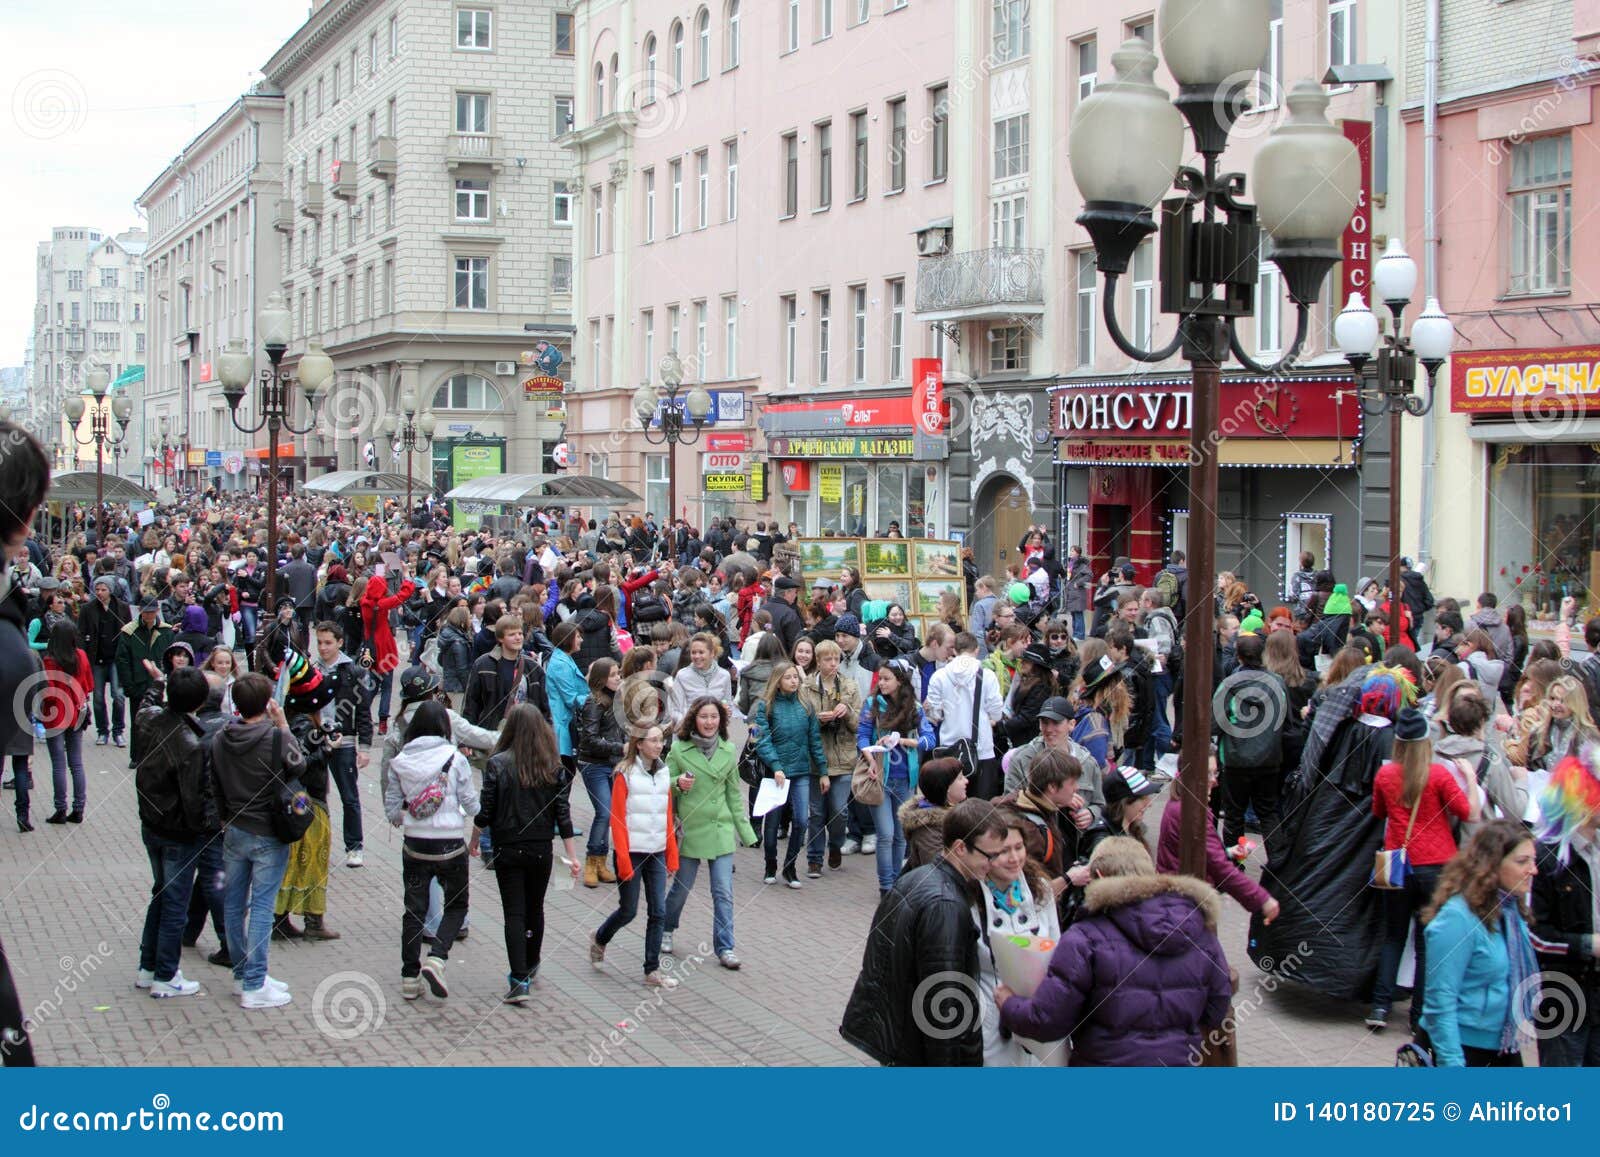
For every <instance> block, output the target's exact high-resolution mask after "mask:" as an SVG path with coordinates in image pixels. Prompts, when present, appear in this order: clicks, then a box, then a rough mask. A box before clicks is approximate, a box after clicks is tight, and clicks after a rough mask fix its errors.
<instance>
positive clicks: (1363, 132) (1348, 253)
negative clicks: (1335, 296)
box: [1339, 121, 1372, 306]
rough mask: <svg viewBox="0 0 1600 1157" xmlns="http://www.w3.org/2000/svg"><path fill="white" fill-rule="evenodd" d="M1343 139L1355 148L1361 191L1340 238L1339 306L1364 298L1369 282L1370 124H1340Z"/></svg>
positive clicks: (1350, 122) (1370, 238)
mask: <svg viewBox="0 0 1600 1157" xmlns="http://www.w3.org/2000/svg"><path fill="white" fill-rule="evenodd" d="M1339 129H1340V131H1341V132H1343V133H1344V139H1345V140H1347V141H1349V142H1350V143H1351V144H1352V145H1354V146H1355V147H1356V157H1357V160H1358V162H1359V164H1360V167H1361V188H1360V189H1359V190H1358V191H1357V193H1356V211H1355V212H1354V213H1352V214H1351V215H1350V223H1349V224H1348V225H1346V226H1345V227H1344V234H1343V235H1342V236H1341V237H1340V239H1339V253H1340V266H1341V268H1342V269H1343V274H1342V282H1341V285H1340V293H1339V304H1340V305H1341V306H1342V305H1343V304H1344V303H1345V302H1347V301H1349V300H1350V295H1351V294H1352V293H1359V294H1362V295H1363V296H1366V295H1367V293H1368V290H1369V288H1370V286H1371V283H1372V122H1371V121H1340V122H1339Z"/></svg>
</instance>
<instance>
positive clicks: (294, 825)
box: [272, 727, 312, 844]
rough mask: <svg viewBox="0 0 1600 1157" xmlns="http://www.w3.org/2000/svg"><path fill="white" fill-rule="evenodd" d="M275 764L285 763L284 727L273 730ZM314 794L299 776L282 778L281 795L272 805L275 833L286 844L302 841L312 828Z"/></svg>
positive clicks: (273, 761) (273, 830)
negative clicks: (310, 794)
mask: <svg viewBox="0 0 1600 1157" xmlns="http://www.w3.org/2000/svg"><path fill="white" fill-rule="evenodd" d="M272 766H273V767H274V768H279V767H282V766H283V729H282V728H278V727H275V728H273V730H272ZM311 820H312V805H311V797H310V796H309V795H308V794H306V789H305V785H304V784H302V783H301V782H300V777H299V776H296V775H290V776H284V777H283V778H281V779H279V780H278V795H277V798H276V799H275V800H274V801H273V807H272V834H273V836H274V837H275V838H276V839H278V840H281V841H282V842H283V843H286V844H298V843H299V842H300V841H301V840H302V839H304V838H305V834H306V832H308V831H310V830H311Z"/></svg>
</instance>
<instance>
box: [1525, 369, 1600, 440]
mask: <svg viewBox="0 0 1600 1157" xmlns="http://www.w3.org/2000/svg"><path fill="white" fill-rule="evenodd" d="M1549 368H1550V369H1552V370H1554V371H1555V376H1554V377H1546V376H1545V375H1544V373H1543V372H1542V371H1541V369H1540V367H1538V366H1525V367H1523V371H1522V377H1521V385H1520V386H1519V388H1517V390H1516V392H1515V393H1513V394H1512V395H1511V422H1512V424H1513V425H1514V426H1516V428H1517V432H1518V433H1519V434H1521V435H1522V436H1523V437H1525V438H1526V439H1527V440H1528V441H1530V442H1564V441H1566V439H1567V438H1568V437H1569V436H1570V435H1572V434H1574V433H1576V432H1577V430H1578V428H1579V426H1581V425H1582V423H1583V422H1584V421H1585V420H1586V419H1587V418H1588V417H1589V403H1588V399H1587V398H1585V397H1584V395H1583V394H1581V393H1579V392H1577V389H1576V388H1572V389H1566V388H1563V387H1564V386H1566V384H1567V383H1566V382H1565V381H1564V380H1563V379H1562V377H1561V376H1560V375H1561V372H1562V367H1560V366H1552V367H1549ZM1536 374H1537V375H1538V376H1537V377H1536V376H1535V375H1536Z"/></svg>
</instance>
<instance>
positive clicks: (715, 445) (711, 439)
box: [706, 434, 750, 454]
mask: <svg viewBox="0 0 1600 1157" xmlns="http://www.w3.org/2000/svg"><path fill="white" fill-rule="evenodd" d="M706 449H707V450H708V451H711V452H713V453H717V454H743V453H744V452H745V451H746V450H748V449H750V435H749V434H707V435H706Z"/></svg>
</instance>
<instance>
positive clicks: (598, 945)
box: [589, 727, 678, 988]
mask: <svg viewBox="0 0 1600 1157" xmlns="http://www.w3.org/2000/svg"><path fill="white" fill-rule="evenodd" d="M665 746H666V733H665V732H664V731H663V730H662V729H661V728H660V727H651V728H649V729H648V730H646V731H645V733H644V734H643V735H637V736H634V737H633V738H631V739H629V740H628V746H627V747H626V748H624V749H623V753H622V762H621V763H619V764H618V765H617V770H616V774H615V775H613V776H612V779H611V845H612V848H613V851H614V853H615V855H616V863H617V880H618V896H617V910H616V911H615V912H613V913H611V915H610V916H607V917H606V921H605V923H604V924H602V925H600V930H599V931H598V932H596V933H595V934H594V937H593V938H592V939H591V940H590V941H589V961H590V963H592V964H593V965H594V966H595V967H596V968H603V967H604V966H605V959H606V945H607V944H610V943H611V938H612V937H613V936H615V935H616V934H617V933H618V932H619V931H620V930H621V929H622V928H623V927H625V926H626V925H627V924H629V923H631V922H632V920H633V918H634V916H636V915H638V912H639V890H640V887H641V886H642V887H643V888H644V900H645V919H646V923H645V931H644V982H645V984H647V985H649V986H650V987H652V988H676V987H677V986H678V981H677V979H676V978H675V977H671V976H663V975H662V974H661V933H662V927H663V923H664V920H665V917H666V912H667V875H668V873H672V872H676V871H677V870H678V836H677V830H676V828H677V825H676V824H674V823H673V817H672V775H671V773H670V772H669V771H668V770H667V765H666V764H665V763H663V762H662V760H661V750H662V748H663V747H665Z"/></svg>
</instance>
